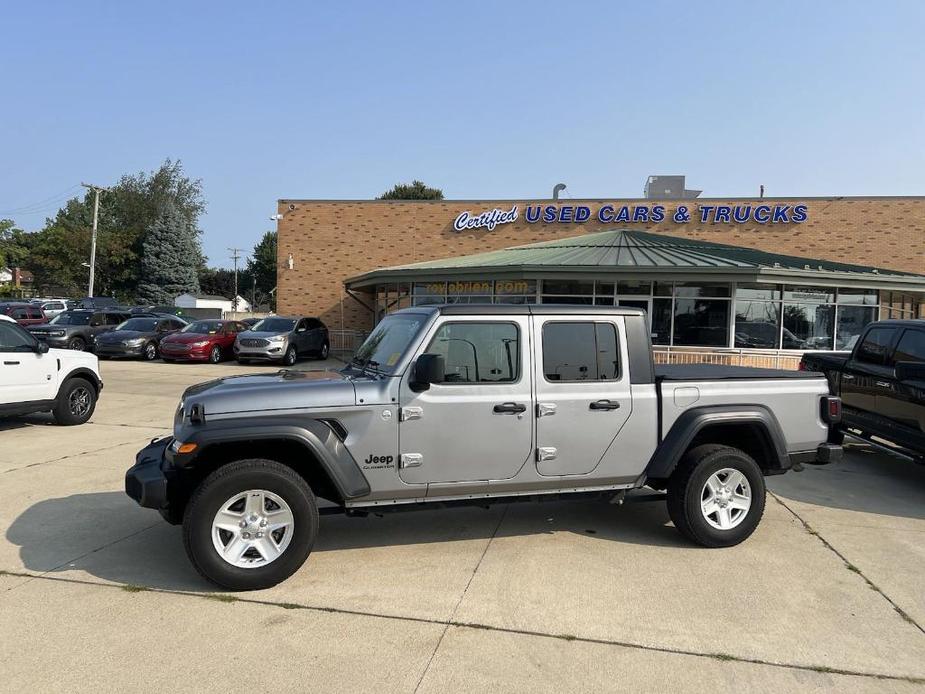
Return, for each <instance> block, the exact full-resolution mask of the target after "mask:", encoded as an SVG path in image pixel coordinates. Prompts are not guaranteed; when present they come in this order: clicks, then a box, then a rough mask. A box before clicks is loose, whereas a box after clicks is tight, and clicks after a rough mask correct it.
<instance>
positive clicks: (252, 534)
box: [183, 459, 318, 590]
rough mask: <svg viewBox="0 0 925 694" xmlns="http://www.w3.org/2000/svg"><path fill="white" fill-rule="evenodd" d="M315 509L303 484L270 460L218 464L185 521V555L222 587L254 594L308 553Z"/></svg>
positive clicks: (294, 568)
mask: <svg viewBox="0 0 925 694" xmlns="http://www.w3.org/2000/svg"><path fill="white" fill-rule="evenodd" d="M317 535H318V507H317V504H316V503H315V496H314V494H313V493H312V490H311V489H310V488H309V486H308V484H307V483H306V482H305V480H304V479H302V477H300V476H299V475H298V474H297V473H296V472H295V471H293V470H292V469H291V468H288V467H286V466H285V465H282V464H280V463H277V462H275V461H272V460H262V459H253V460H239V461H237V462H234V463H229V464H227V465H224V466H222V467H220V468H219V469H218V470H216V471H215V472H213V473H212V474H211V475H209V476H208V477H207V478H206V479H205V480H204V481H203V482H202V484H200V485H199V487H198V488H197V489H196V491H195V492H194V493H193V496H192V498H191V499H190V502H189V504H188V505H187V507H186V513H185V514H184V518H183V542H184V545H185V547H186V553H187V555H188V556H189V558H190V561H191V562H192V563H193V566H195V567H196V570H197V571H199V573H200V574H201V575H202V576H203V577H205V578H206V579H208V580H209V581H212V582H213V583H215V584H216V585H218V586H221V587H222V588H227V589H229V590H258V589H261V588H269V587H271V586H274V585H276V584H277V583H280V582H281V581H284V580H286V579H287V578H289V577H290V576H291V575H292V574H294V573H295V572H296V571H297V570H298V569H299V567H300V566H302V564H303V563H305V560H306V559H307V558H308V555H309V553H311V550H312V546H313V545H314V543H315V538H316V537H317Z"/></svg>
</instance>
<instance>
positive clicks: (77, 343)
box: [67, 337, 87, 352]
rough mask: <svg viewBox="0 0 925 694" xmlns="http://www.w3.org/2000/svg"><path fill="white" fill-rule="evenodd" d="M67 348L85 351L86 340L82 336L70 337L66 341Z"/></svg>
mask: <svg viewBox="0 0 925 694" xmlns="http://www.w3.org/2000/svg"><path fill="white" fill-rule="evenodd" d="M67 348H68V349H73V350H75V351H77V352H85V351H86V350H87V341H86V340H84V339H83V338H82V337H72V338H71V339H70V340H68V341H67Z"/></svg>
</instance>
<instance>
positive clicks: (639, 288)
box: [617, 282, 652, 296]
mask: <svg viewBox="0 0 925 694" xmlns="http://www.w3.org/2000/svg"><path fill="white" fill-rule="evenodd" d="M651 291H652V283H651V282H617V294H619V295H621V296H622V295H624V294H627V295H637V294H641V295H647V294H649V292H651Z"/></svg>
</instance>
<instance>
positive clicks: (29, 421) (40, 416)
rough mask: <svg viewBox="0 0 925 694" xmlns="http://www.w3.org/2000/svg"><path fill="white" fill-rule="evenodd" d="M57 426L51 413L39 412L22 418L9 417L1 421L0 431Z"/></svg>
mask: <svg viewBox="0 0 925 694" xmlns="http://www.w3.org/2000/svg"><path fill="white" fill-rule="evenodd" d="M54 424H55V419H54V417H52V415H51V413H50V412H39V413H37V414H30V415H23V416H21V417H9V418H6V419H0V431H8V430H11V429H24V428H25V427H31V426H51V425H54Z"/></svg>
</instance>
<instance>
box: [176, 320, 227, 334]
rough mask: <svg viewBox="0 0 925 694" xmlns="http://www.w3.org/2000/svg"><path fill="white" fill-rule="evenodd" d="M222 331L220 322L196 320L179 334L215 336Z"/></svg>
mask: <svg viewBox="0 0 925 694" xmlns="http://www.w3.org/2000/svg"><path fill="white" fill-rule="evenodd" d="M221 331H222V322H221V321H220V320H198V321H196V322H195V323H190V324H189V325H187V326H186V327H185V328H183V330H182V331H181V332H184V333H195V334H196V335H215V334H217V333H220V332H221Z"/></svg>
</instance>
